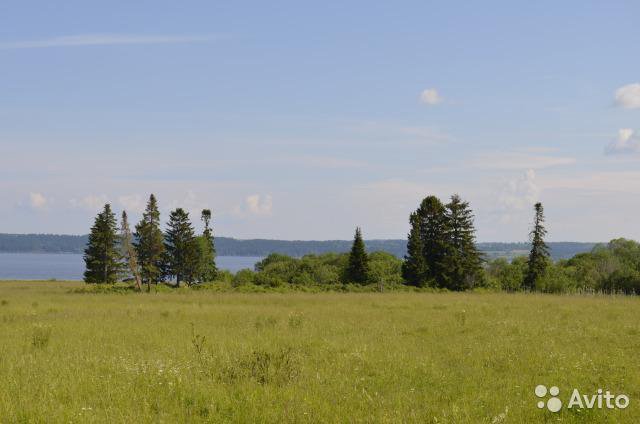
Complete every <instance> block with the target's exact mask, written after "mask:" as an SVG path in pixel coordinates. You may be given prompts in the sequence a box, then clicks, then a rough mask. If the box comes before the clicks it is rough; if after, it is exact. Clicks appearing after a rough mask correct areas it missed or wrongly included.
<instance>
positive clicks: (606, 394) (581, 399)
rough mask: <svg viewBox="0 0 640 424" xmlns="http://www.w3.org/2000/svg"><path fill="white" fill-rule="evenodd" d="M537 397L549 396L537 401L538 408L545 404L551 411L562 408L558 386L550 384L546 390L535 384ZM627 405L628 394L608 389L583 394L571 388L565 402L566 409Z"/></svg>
mask: <svg viewBox="0 0 640 424" xmlns="http://www.w3.org/2000/svg"><path fill="white" fill-rule="evenodd" d="M534 392H535V394H536V396H537V397H539V398H545V397H546V396H547V394H549V395H550V396H551V397H550V398H549V399H548V400H547V401H546V402H545V401H543V400H540V401H538V404H537V405H538V408H540V409H543V408H544V407H545V406H546V407H547V409H548V410H549V411H551V412H558V411H560V410H561V409H562V401H561V400H560V397H559V395H560V389H559V388H558V386H551V387H550V388H549V390H547V387H546V386H543V385H542V384H540V385H538V386H536V388H535V390H534ZM627 406H629V396H627V395H624V394H620V395H615V394H612V393H611V392H610V391H609V390H602V389H598V390H597V392H596V394H594V395H583V394H581V393H580V391H579V390H578V389H573V391H572V392H571V397H570V398H569V401H568V402H567V409H571V408H578V409H593V408H597V409H603V408H606V409H616V408H617V409H625V408H626V407H627Z"/></svg>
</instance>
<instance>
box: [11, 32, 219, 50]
mask: <svg viewBox="0 0 640 424" xmlns="http://www.w3.org/2000/svg"><path fill="white" fill-rule="evenodd" d="M217 39H220V36H215V35H135V34H81V35H69V36H62V37H52V38H45V39H40V40H27V41H25V40H23V41H6V42H0V50H16V49H43V48H49V47H83V46H113V45H127V44H128V45H131V44H184V43H205V42H210V41H215V40H217Z"/></svg>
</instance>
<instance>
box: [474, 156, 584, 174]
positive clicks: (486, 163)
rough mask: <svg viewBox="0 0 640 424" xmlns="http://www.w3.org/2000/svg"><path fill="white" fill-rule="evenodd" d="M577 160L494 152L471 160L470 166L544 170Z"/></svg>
mask: <svg viewBox="0 0 640 424" xmlns="http://www.w3.org/2000/svg"><path fill="white" fill-rule="evenodd" d="M575 162H576V160H575V159H574V158H570V157H562V156H546V155H538V154H531V153H527V152H504V153H500V152H494V153H491V154H484V155H480V156H478V157H476V158H474V159H472V160H471V162H470V164H471V165H472V166H475V167H477V168H483V169H498V170H510V169H520V170H521V169H542V168H549V167H552V166H560V165H571V164H573V163H575Z"/></svg>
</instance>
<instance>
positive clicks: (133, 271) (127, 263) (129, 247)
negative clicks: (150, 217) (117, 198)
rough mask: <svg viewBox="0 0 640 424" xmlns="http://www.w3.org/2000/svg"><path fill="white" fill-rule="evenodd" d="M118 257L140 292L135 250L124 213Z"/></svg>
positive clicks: (123, 213)
mask: <svg viewBox="0 0 640 424" xmlns="http://www.w3.org/2000/svg"><path fill="white" fill-rule="evenodd" d="M120 256H121V258H122V261H123V262H124V264H123V265H124V266H123V268H124V269H128V271H129V273H130V275H131V276H132V277H133V279H134V281H135V282H136V289H137V290H138V291H140V290H141V289H142V287H141V278H140V269H139V268H138V259H137V255H136V250H135V248H134V247H133V236H132V235H131V229H130V228H129V220H128V219H127V212H126V211H122V221H121V223H120Z"/></svg>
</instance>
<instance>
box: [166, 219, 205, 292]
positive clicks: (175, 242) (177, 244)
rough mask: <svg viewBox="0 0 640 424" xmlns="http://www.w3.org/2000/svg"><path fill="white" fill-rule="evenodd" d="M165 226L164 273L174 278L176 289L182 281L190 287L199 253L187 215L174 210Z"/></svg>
mask: <svg viewBox="0 0 640 424" xmlns="http://www.w3.org/2000/svg"><path fill="white" fill-rule="evenodd" d="M167 226H168V228H167V231H166V234H165V237H164V240H165V241H164V246H165V250H166V255H165V259H166V265H165V270H166V273H167V275H168V276H170V277H175V279H176V287H180V283H181V282H182V281H185V282H186V283H187V284H189V285H191V284H192V283H193V282H194V281H195V279H196V274H197V269H198V262H199V252H198V244H197V240H196V237H195V235H194V230H193V226H192V225H191V222H190V221H189V214H188V213H187V212H186V211H185V210H184V209H182V208H178V209H176V210H174V211H173V212H171V215H170V216H169V223H168V224H167Z"/></svg>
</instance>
